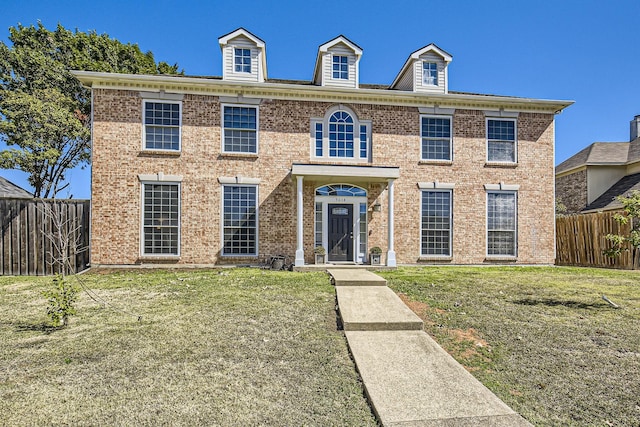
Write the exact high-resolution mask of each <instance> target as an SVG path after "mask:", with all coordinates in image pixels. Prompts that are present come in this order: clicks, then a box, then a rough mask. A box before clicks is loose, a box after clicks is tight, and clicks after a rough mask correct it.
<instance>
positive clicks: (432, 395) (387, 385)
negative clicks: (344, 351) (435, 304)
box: [345, 331, 531, 427]
mask: <svg viewBox="0 0 640 427" xmlns="http://www.w3.org/2000/svg"><path fill="white" fill-rule="evenodd" d="M345 335H346V336H347V341H348V342H349V348H350V349H351V353H352V354H353V358H354V360H355V362H356V365H357V367H358V371H359V372H360V375H361V376H362V381H363V383H364V386H365V389H366V392H367V396H368V397H369V400H370V401H371V404H372V406H373V408H374V411H375V413H376V415H377V416H378V419H379V420H380V422H381V424H382V425H383V426H385V427H400V426H402V427H418V426H420V427H424V426H479V425H482V426H495V427H503V426H504V427H520V426H531V424H530V423H529V422H528V421H526V420H525V419H524V418H522V417H521V416H520V415H518V414H517V413H516V412H514V411H513V410H512V409H511V408H509V407H508V406H507V405H506V404H504V403H503V402H502V401H501V400H500V399H498V397H496V396H495V395H494V394H493V393H492V392H491V391H490V390H489V389H487V388H486V387H485V386H484V385H482V383H480V382H479V381H478V380H477V379H475V378H474V377H473V375H471V374H470V373H469V372H467V371H466V370H465V369H464V368H463V367H462V366H461V365H460V364H458V363H457V362H456V361H455V360H454V359H453V358H452V357H451V356H450V355H449V354H447V352H445V351H444V350H443V349H442V348H440V346H438V344H436V342H435V341H433V339H431V337H429V336H428V335H427V334H426V333H424V332H422V331H391V332H387V331H375V332H361V331H348V332H345Z"/></svg>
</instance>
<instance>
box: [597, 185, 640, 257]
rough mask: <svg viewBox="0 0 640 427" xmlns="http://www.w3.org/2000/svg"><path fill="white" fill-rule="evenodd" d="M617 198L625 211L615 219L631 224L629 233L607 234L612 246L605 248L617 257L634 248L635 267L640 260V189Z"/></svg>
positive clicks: (614, 217) (608, 253)
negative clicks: (639, 251) (639, 249)
mask: <svg viewBox="0 0 640 427" xmlns="http://www.w3.org/2000/svg"><path fill="white" fill-rule="evenodd" d="M616 199H617V200H618V201H619V202H620V203H622V209H623V213H617V214H615V215H614V216H613V219H614V220H615V221H616V222H617V223H618V224H620V225H621V226H622V225H627V224H629V225H630V226H631V227H630V230H629V233H628V234H611V233H610V234H607V235H606V236H605V237H606V239H607V240H609V241H610V242H611V244H612V247H611V248H609V249H607V250H605V251H604V253H605V255H608V256H611V257H616V256H619V255H620V254H621V253H622V252H626V251H628V250H629V246H631V248H632V257H631V258H632V266H633V268H634V269H635V268H636V267H637V265H638V261H639V253H638V248H639V247H640V191H637V190H634V191H632V192H631V194H629V195H627V196H618V197H616Z"/></svg>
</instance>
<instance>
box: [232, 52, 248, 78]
mask: <svg viewBox="0 0 640 427" xmlns="http://www.w3.org/2000/svg"><path fill="white" fill-rule="evenodd" d="M233 62H234V64H235V72H236V73H251V49H238V48H235V49H234V54H233Z"/></svg>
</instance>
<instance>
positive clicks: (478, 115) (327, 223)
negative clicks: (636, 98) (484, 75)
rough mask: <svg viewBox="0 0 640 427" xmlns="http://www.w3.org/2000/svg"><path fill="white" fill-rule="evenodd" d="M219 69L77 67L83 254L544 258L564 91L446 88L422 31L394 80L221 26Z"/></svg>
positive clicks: (329, 51)
mask: <svg viewBox="0 0 640 427" xmlns="http://www.w3.org/2000/svg"><path fill="white" fill-rule="evenodd" d="M219 43H220V47H221V50H222V55H223V72H222V77H185V76H164V75H153V76H150V75H125V74H111V73H99V72H75V75H76V76H77V77H78V78H79V79H80V81H81V82H82V83H83V84H85V85H86V86H88V87H90V88H91V89H92V96H93V160H92V162H93V167H92V189H91V193H92V223H91V224H92V236H91V258H92V260H91V262H92V265H113V264H119V265H127V264H144V263H162V264H190V265H213V264H246V263H256V262H257V261H258V259H259V258H260V257H261V256H263V255H264V254H271V255H275V254H285V255H289V256H291V257H292V258H293V257H294V256H295V264H296V265H298V266H301V265H304V264H305V263H312V262H313V260H314V252H313V250H314V247H316V246H323V247H325V248H326V250H327V255H328V261H329V262H347V263H366V262H368V249H369V248H371V247H374V246H379V247H381V248H383V250H384V252H383V262H384V263H386V264H387V265H389V266H394V265H396V264H397V263H418V262H424V263H455V264H478V263H484V262H505V261H507V262H514V263H522V264H550V263H553V262H554V257H555V253H554V251H555V248H554V200H553V185H554V181H553V179H554V168H553V161H554V159H553V155H554V117H555V114H557V113H559V112H560V111H561V110H562V109H564V108H566V107H567V106H568V105H570V104H571V102H566V101H550V100H537V99H528V98H516V97H507V96H494V95H478V94H470V93H461V92H453V91H449V89H448V67H449V64H450V63H451V60H452V57H451V55H449V54H448V53H447V52H445V51H444V50H442V49H440V48H439V47H437V46H435V45H433V44H430V45H428V46H425V47H423V48H421V49H419V50H417V51H415V52H413V53H412V54H411V55H410V56H409V57H408V59H407V61H406V62H405V63H404V65H402V67H401V68H400V72H399V73H398V75H397V77H396V78H395V80H394V81H393V82H392V83H391V85H389V86H386V85H365V84H360V82H359V62H360V58H361V56H362V49H361V48H360V47H359V46H358V45H356V44H355V43H353V42H352V41H350V40H349V39H347V38H346V37H344V36H339V37H336V38H335V39H333V40H330V41H328V42H327V43H324V44H323V45H321V46H320V47H319V49H318V56H317V60H316V63H315V69H314V71H313V80H312V81H290V80H289V81H288V80H277V79H272V78H268V77H267V59H266V47H265V42H264V41H263V40H261V39H260V38H258V37H256V36H255V35H253V34H251V33H250V32H248V31H246V30H244V29H242V28H240V29H238V30H236V31H233V32H231V33H229V34H226V35H224V36H222V37H220V39H219Z"/></svg>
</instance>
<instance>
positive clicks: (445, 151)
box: [421, 117, 451, 160]
mask: <svg viewBox="0 0 640 427" xmlns="http://www.w3.org/2000/svg"><path fill="white" fill-rule="evenodd" d="M421 132H422V159H423V160H451V119H449V118H438V117H423V118H422V130H421Z"/></svg>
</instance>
